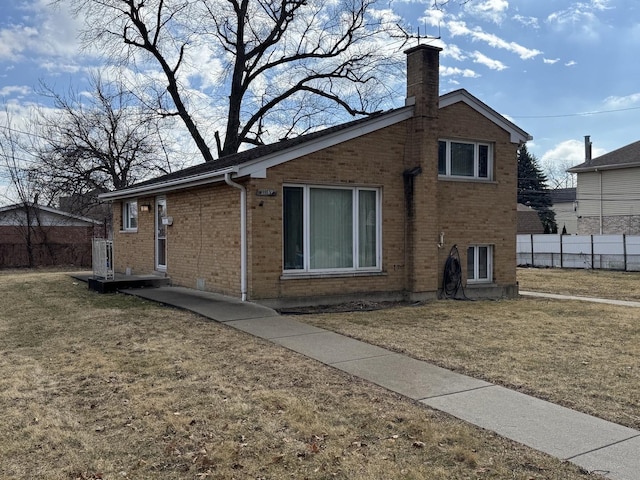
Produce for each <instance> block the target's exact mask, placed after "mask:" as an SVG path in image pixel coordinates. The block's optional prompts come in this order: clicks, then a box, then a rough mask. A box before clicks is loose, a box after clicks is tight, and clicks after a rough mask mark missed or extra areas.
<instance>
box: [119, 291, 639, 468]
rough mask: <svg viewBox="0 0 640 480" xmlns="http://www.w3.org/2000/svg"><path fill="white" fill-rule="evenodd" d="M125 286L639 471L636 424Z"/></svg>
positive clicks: (497, 427)
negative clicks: (613, 420) (624, 423)
mask: <svg viewBox="0 0 640 480" xmlns="http://www.w3.org/2000/svg"><path fill="white" fill-rule="evenodd" d="M124 293H128V294H132V295H136V296H138V297H141V298H146V299H148V300H152V301H156V302H160V303H162V304H165V305H170V306H173V307H177V308H181V309H185V310H190V311H193V312H195V313H198V314H200V315H202V316H204V317H206V318H210V319H212V320H216V321H219V322H222V323H224V324H225V325H228V326H230V327H233V328H237V329H238V330H241V331H244V332H247V333H249V334H252V335H255V336H257V337H260V338H263V339H266V340H269V341H272V342H274V343H277V344H279V345H281V346H283V347H286V348H289V349H291V350H293V351H296V352H298V353H301V354H303V355H305V356H308V357H311V358H314V359H316V360H318V361H320V362H322V363H324V364H326V365H330V366H332V367H334V368H337V369H340V370H342V371H344V372H347V373H349V374H352V375H355V376H358V377H361V378H363V379H366V380H368V381H371V382H373V383H376V384H378V385H380V386H383V387H385V388H387V389H389V390H392V391H394V392H396V393H399V394H401V395H405V396H407V397H409V398H412V399H414V400H418V401H420V402H422V403H423V404H424V405H426V406H429V407H432V408H436V409H438V410H442V411H444V412H447V413H449V414H451V415H453V416H455V417H458V418H460V419H462V420H465V421H467V422H469V423H472V424H474V425H477V426H479V427H482V428H485V429H487V430H491V431H494V432H496V433H498V434H499V435H502V436H504V437H506V438H509V439H512V440H515V441H516V442H519V443H522V444H524V445H527V446H529V447H532V448H535V449H537V450H540V451H543V452H546V453H548V454H550V455H553V456H555V457H558V458H560V459H563V460H567V461H570V462H572V463H575V464H576V465H579V466H581V467H582V468H584V469H586V470H587V471H589V472H593V473H598V474H601V475H604V476H606V477H609V478H611V479H614V480H638V479H640V455H639V454H638V453H639V452H640V431H637V430H633V429H630V428H627V427H623V426H620V425H617V424H614V423H611V422H607V421H604V420H602V419H599V418H596V417H592V416H590V415H586V414H583V413H580V412H576V411H573V410H570V409H567V408H564V407H560V406H558V405H555V404H552V403H549V402H545V401H543V400H540V399H537V398H534V397H531V396H528V395H524V394H522V393H519V392H515V391H512V390H508V389H506V388H503V387H500V386H496V385H493V384H491V383H488V382H485V381H482V380H478V379H474V378H471V377H467V376H465V375H460V374H458V373H455V372H451V371H449V370H446V369H443V368H440V367H437V366H434V365H431V364H429V363H427V362H423V361H419V360H416V359H413V358H409V357H407V356H404V355H400V354H397V353H395V352H392V351H390V350H386V349H384V348H380V347H377V346H373V345H370V344H367V343H365V342H361V341H358V340H355V339H352V338H349V337H346V336H343V335H339V334H336V333H334V332H330V331H327V330H323V329H321V328H317V327H313V326H311V325H306V324H304V323H302V322H298V321H296V320H294V319H292V318H291V317H285V316H279V315H278V314H277V312H275V311H274V310H272V309H270V308H267V307H264V306H261V305H256V304H253V303H249V302H240V301H239V300H237V299H231V298H228V297H224V296H222V295H216V294H212V293H207V292H200V291H197V290H191V289H188V288H179V287H160V288H154V289H130V290H125V291H124Z"/></svg>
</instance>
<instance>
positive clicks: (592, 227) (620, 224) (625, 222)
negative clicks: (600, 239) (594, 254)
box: [578, 215, 640, 235]
mask: <svg viewBox="0 0 640 480" xmlns="http://www.w3.org/2000/svg"><path fill="white" fill-rule="evenodd" d="M599 233H600V217H587V216H584V217H580V218H578V235H598V234H599ZM602 233H603V235H623V234H625V235H640V216H637V215H616V216H604V217H602Z"/></svg>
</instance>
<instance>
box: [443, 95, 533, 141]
mask: <svg viewBox="0 0 640 480" xmlns="http://www.w3.org/2000/svg"><path fill="white" fill-rule="evenodd" d="M458 102H463V103H465V104H467V105H469V106H470V107H471V108H473V109H474V110H475V111H476V112H478V113H479V114H481V115H484V116H485V117H487V118H488V119H489V120H491V121H492V122H493V123H495V124H496V125H498V126H499V127H500V128H502V129H503V130H506V131H507V132H509V134H510V135H511V142H512V143H525V142H527V141H529V140H533V137H532V136H531V135H529V134H528V133H527V132H525V131H524V130H522V129H521V128H520V127H518V126H517V125H515V124H513V123H512V122H510V121H509V120H507V119H506V118H505V117H503V116H502V115H500V114H499V113H497V112H496V111H495V110H493V109H491V108H489V107H488V106H487V105H485V104H484V103H482V102H481V101H480V100H478V99H477V98H476V97H474V96H473V95H471V94H470V93H469V92H467V91H466V90H456V91H454V92H451V93H448V94H445V95H442V96H441V97H440V108H445V107H448V106H450V105H453V104H455V103H458Z"/></svg>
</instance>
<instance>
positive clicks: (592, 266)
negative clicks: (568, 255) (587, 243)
mask: <svg viewBox="0 0 640 480" xmlns="http://www.w3.org/2000/svg"><path fill="white" fill-rule="evenodd" d="M589 237H590V238H591V270H595V268H596V263H595V260H596V258H595V256H594V254H593V235H589Z"/></svg>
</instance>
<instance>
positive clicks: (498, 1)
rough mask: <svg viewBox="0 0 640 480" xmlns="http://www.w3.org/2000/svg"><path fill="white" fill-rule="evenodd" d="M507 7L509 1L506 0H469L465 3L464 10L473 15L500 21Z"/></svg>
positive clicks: (496, 21)
mask: <svg viewBox="0 0 640 480" xmlns="http://www.w3.org/2000/svg"><path fill="white" fill-rule="evenodd" d="M508 9H509V2H508V1H506V0H484V1H483V2H469V3H466V4H465V10H466V11H467V12H468V13H470V14H471V15H473V16H474V17H479V18H482V19H486V20H489V21H492V22H494V23H498V24H499V23H502V21H503V20H504V18H505V16H506V12H507V10H508Z"/></svg>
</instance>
